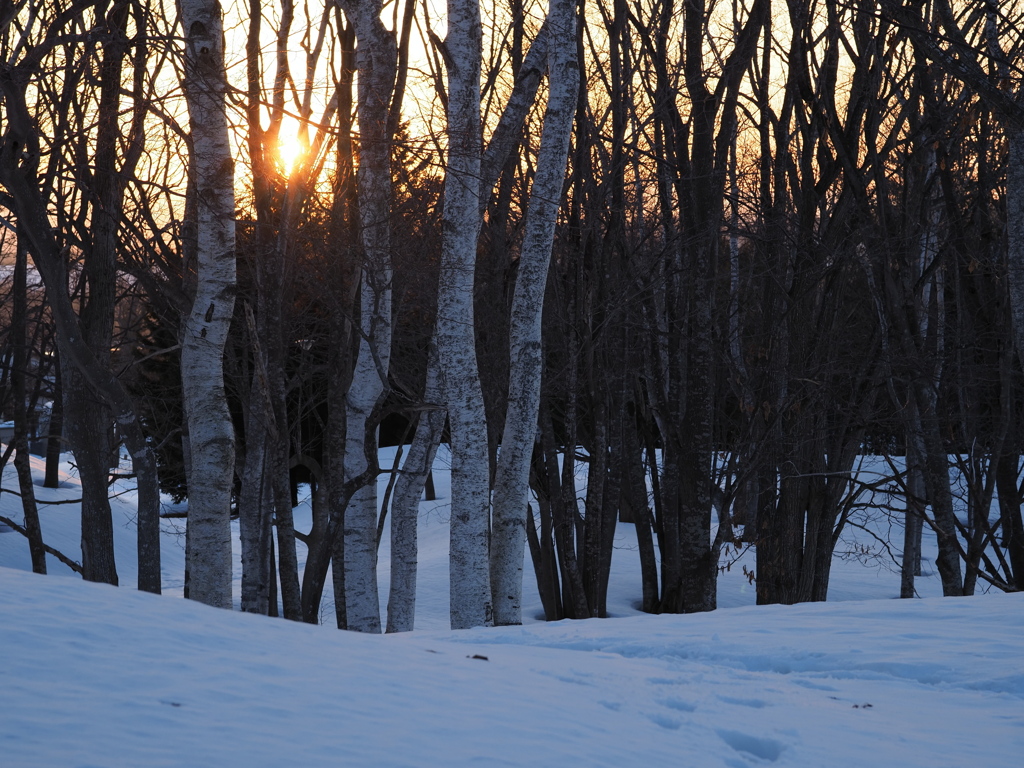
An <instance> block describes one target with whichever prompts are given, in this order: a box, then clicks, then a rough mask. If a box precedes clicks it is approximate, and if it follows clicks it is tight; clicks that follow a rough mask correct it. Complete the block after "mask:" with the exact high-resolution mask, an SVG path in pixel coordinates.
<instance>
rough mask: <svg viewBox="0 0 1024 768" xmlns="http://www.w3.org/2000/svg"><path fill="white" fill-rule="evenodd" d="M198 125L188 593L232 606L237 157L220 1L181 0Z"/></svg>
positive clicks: (187, 393) (189, 329) (187, 378)
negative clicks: (230, 402)
mask: <svg viewBox="0 0 1024 768" xmlns="http://www.w3.org/2000/svg"><path fill="white" fill-rule="evenodd" d="M179 8H180V13H181V19H182V29H183V30H184V34H185V42H186V53H185V79H184V82H185V94H186V99H187V101H188V108H189V123H190V126H191V131H192V157H191V163H192V167H191V172H192V174H193V175H194V177H195V183H196V190H197V202H198V221H197V240H198V249H197V265H196V270H197V281H196V296H195V301H194V303H193V305H192V310H191V312H190V314H189V317H188V320H187V322H186V324H185V329H184V332H183V339H182V349H181V371H182V389H183V396H184V402H185V413H186V418H187V421H188V431H189V441H190V445H191V455H192V474H191V477H190V484H189V511H188V524H189V528H190V529H191V541H190V543H191V552H190V562H189V571H190V574H191V584H190V589H189V597H191V598H192V599H193V600H198V601H200V602H203V603H207V604H208V605H214V606H218V607H222V608H230V607H231V583H232V562H231V492H232V487H233V481H234V467H235V459H234V455H235V444H234V441H235V435H234V427H233V425H232V422H231V414H230V413H229V411H228V407H227V398H226V396H225V392H224V370H223V362H222V356H223V352H224V344H225V341H226V339H227V334H228V327H229V325H230V323H231V317H232V313H233V311H234V305H235V250H234V249H235V220H234V214H235V195H234V161H233V160H232V157H231V145H230V142H229V138H228V128H227V115H226V88H227V84H226V77H225V70H224V51H223V44H224V33H223V20H222V18H221V8H220V4H219V3H218V2H217V1H216V0H179Z"/></svg>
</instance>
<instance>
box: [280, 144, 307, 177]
mask: <svg viewBox="0 0 1024 768" xmlns="http://www.w3.org/2000/svg"><path fill="white" fill-rule="evenodd" d="M305 153H306V148H305V147H304V146H303V144H302V142H300V141H299V139H298V137H297V136H295V137H292V138H288V139H285V138H282V139H281V140H280V141H279V142H278V144H277V156H278V163H279V164H280V166H281V172H282V173H283V174H284V175H285V176H291V174H292V171H294V170H295V168H296V167H297V166H298V164H299V162H300V161H301V160H302V156H303V155H304V154H305Z"/></svg>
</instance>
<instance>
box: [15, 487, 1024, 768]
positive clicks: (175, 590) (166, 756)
mask: <svg viewBox="0 0 1024 768" xmlns="http://www.w3.org/2000/svg"><path fill="white" fill-rule="evenodd" d="M9 472H10V469H8V473H9ZM12 480H13V478H12V477H10V475H9V474H5V487H7V488H13V487H14V486H13V485H12V484H11V481H12ZM438 485H439V490H440V491H441V493H442V496H444V487H445V485H446V483H445V478H444V477H443V475H439V477H438ZM37 490H38V493H39V496H40V498H42V499H48V500H50V501H59V500H73V499H74V497H75V492H76V484H75V482H74V478H73V476H72V475H66V476H65V483H64V486H63V487H62V488H61V489H58V490H57V491H48V490H47V489H42V488H38V489H37ZM131 501H132V499H131V493H130V492H127V493H125V494H124V495H122V496H120V497H119V498H118V499H117V500H116V501H115V516H116V517H117V520H118V523H117V535H118V546H119V547H120V552H119V555H120V558H121V559H120V560H119V572H120V575H121V580H122V584H123V585H125V586H130V584H131V583H132V582H133V581H134V563H133V562H132V554H131V550H132V548H133V545H134V530H133V529H132V526H131V516H132V505H131ZM444 503H445V501H444V499H443V498H442V499H440V500H439V502H437V504H426V503H425V504H424V505H423V511H422V516H421V543H422V545H423V551H422V557H421V560H422V567H421V573H420V581H419V594H420V597H419V603H418V609H419V610H418V620H417V626H419V627H421V628H423V629H421V631H418V632H415V633H412V634H410V635H404V636H384V637H373V636H362V635H356V634H352V633H343V632H338V631H337V630H334V629H332V628H330V627H329V626H322V627H313V626H307V625H296V624H292V623H289V622H285V621H283V620H277V619H265V618H261V617H254V616H249V615H243V614H240V613H238V612H227V611H219V610H215V609H210V608H206V607H204V606H201V605H197V604H194V603H192V602H189V601H183V600H180V599H174V598H173V597H170V595H174V594H180V578H181V575H180V574H181V567H182V559H183V558H182V552H181V542H180V537H179V536H178V535H177V534H176V533H175V526H174V521H173V520H169V521H167V525H166V530H165V542H164V543H165V546H164V572H165V589H166V592H167V594H166V595H165V596H163V597H156V596H152V595H146V594H140V593H138V592H136V591H134V590H132V589H126V588H122V589H115V588H112V587H107V586H100V585H93V584H85V583H82V582H81V581H79V580H78V579H77V578H61V577H54V576H52V575H51V576H47V577H40V576H35V575H33V574H31V573H26V570H27V564H28V556H27V546H26V544H25V541H24V539H23V538H22V537H21V536H19V535H18V534H16V533H14V532H11V531H7V532H4V533H0V650H2V653H3V662H2V664H0V765H2V766H4V768H51V767H52V768H58V767H60V768H64V767H66V766H81V767H83V768H84V767H85V766H103V767H104V768H114V767H116V766H125V767H126V768H127V767H131V766H182V768H186V767H187V768H196V767H202V766H217V767H218V768H234V767H235V766H238V768H256V767H258V766H275V767H276V766H341V765H344V766H470V765H478V766H491V765H495V766H501V765H515V766H527V765H528V766H560V767H561V766H615V767H617V768H621V767H623V766H643V767H644V768H646V767H647V766H662V765H666V766H667V765H674V766H693V767H695V768H703V767H704V766H711V767H714V766H727V767H728V768H739V767H741V766H742V767H746V766H757V765H770V764H774V765H779V766H806V767H807V768H812V767H815V768H820V767H822V766H883V767H884V766H893V768H896V767H897V766H928V768H939V767H940V766H949V767H950V768H963V767H965V766H985V767H986V768H1004V767H1005V768H1016V766H1019V765H1020V764H1021V755H1022V754H1024V595H1002V594H990V595H984V596H980V597H976V598H964V599H938V598H936V599H931V598H929V599H925V600H914V601H899V600H890V599H881V600H866V601H856V598H857V597H891V596H892V595H893V594H895V593H898V575H897V574H895V573H892V572H890V571H889V570H888V569H886V568H885V567H883V566H882V565H880V563H882V560H879V561H877V562H869V563H868V564H867V565H865V564H863V563H861V562H857V561H855V560H850V561H839V562H837V563H836V571H835V576H834V583H835V585H836V586H835V589H836V590H837V592H838V593H839V595H840V596H841V597H842V598H843V599H844V600H847V601H848V602H835V603H828V604H817V605H802V606H796V607H782V606H772V607H761V608H758V607H754V606H752V605H745V603H746V604H749V603H752V602H753V592H752V588H750V586H749V584H748V583H747V580H746V578H745V577H744V576H743V574H742V563H737V564H736V565H735V566H734V567H733V568H732V569H730V571H729V572H728V573H726V574H723V577H722V580H721V585H720V603H721V604H722V605H723V606H725V608H724V609H723V610H719V611H717V612H715V613H713V614H705V615H696V616H683V617H669V616H660V617H654V616H643V615H639V614H638V613H637V612H636V610H635V609H634V608H633V607H632V601H633V600H635V595H636V591H637V587H636V583H637V582H636V581H635V576H636V574H635V564H634V560H635V553H633V552H632V550H631V545H630V538H629V534H630V531H629V530H628V529H626V528H624V527H622V528H621V530H620V543H619V549H618V550H617V551H616V558H617V560H616V563H617V564H616V568H615V571H614V573H613V576H612V583H613V590H612V596H611V599H610V605H611V606H612V612H613V614H615V615H616V617H617V618H613V619H608V620H603V621H586V622H568V621H567V622H559V623H557V624H545V623H543V622H539V621H537V620H536V618H537V616H538V615H539V613H540V606H539V601H538V600H537V598H536V597H535V596H534V592H535V590H533V589H532V588H531V587H532V583H531V582H528V589H527V592H528V594H529V595H530V600H531V603H530V604H529V607H528V615H529V617H530V622H529V623H528V624H527V625H526V626H524V627H521V628H505V629H479V630H470V631H462V632H457V633H453V632H448V631H446V630H445V629H444V626H445V619H446V613H447V581H446V580H447V566H446V555H445V551H446V550H445V548H446V543H447V535H446V528H445V525H444V523H445V521H446V517H445V507H444ZM301 509H302V508H300V511H301ZM17 511H18V499H17V498H16V497H15V496H13V495H12V494H7V493H5V494H3V495H2V497H0V514H3V515H6V516H10V517H15V516H16V515H17ZM41 514H42V517H43V533H44V537H45V538H46V540H47V543H49V544H51V545H52V546H56V547H58V548H60V549H63V550H64V551H66V552H67V553H69V554H73V553H74V551H75V550H74V546H75V541H76V538H77V535H78V533H77V527H76V526H77V522H76V516H77V508H76V507H75V505H74V504H73V503H71V504H61V505H51V506H45V507H43V509H42V513H41ZM306 514H307V515H308V512H307V513H306ZM299 519H300V520H301V519H302V518H301V516H300V518H299ZM300 525H301V523H300ZM385 552H386V543H385V546H384V547H382V553H385ZM747 558H748V559H747V560H744V561H742V562H743V563H748V564H749V565H752V564H753V561H752V559H749V558H750V556H749V554H748V555H747ZM51 565H52V569H51V570H52V572H53V573H59V572H60V570H61V569H63V571H64V573H65V574H68V573H69V572H68V571H67V569H66V568H64V566H60V565H59V564H58V563H56V561H53V560H51ZM386 574H387V560H386V557H385V558H382V563H381V576H382V581H383V584H382V596H383V599H382V602H386V594H387V592H386V590H387V582H386ZM532 578H533V576H532V573H531V572H529V571H528V573H527V579H532ZM933 581H934V580H927V579H926V580H924V582H923V585H924V588H925V589H930V588H931V586H930V585H932V584H933ZM736 606H740V607H736ZM325 613H326V615H327V616H328V618H329V616H330V607H329V606H326V605H325Z"/></svg>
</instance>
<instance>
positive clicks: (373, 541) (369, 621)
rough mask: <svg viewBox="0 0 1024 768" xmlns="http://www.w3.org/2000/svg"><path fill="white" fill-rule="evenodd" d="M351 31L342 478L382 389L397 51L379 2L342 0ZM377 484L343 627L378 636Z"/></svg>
mask: <svg viewBox="0 0 1024 768" xmlns="http://www.w3.org/2000/svg"><path fill="white" fill-rule="evenodd" d="M342 5H343V7H344V8H345V13H346V15H347V16H348V18H349V20H350V21H351V22H352V24H353V25H354V26H355V32H356V39H357V41H358V44H357V47H356V67H357V69H358V72H359V85H358V88H359V90H358V93H359V102H358V115H359V132H360V152H359V171H358V185H359V219H360V224H361V228H360V229H361V233H362V245H363V258H364V262H363V277H362V288H361V294H360V325H361V333H360V336H361V338H360V342H359V351H358V353H357V356H356V364H355V371H354V373H353V376H352V383H351V384H350V385H349V390H348V395H347V397H346V438H345V480H346V482H348V481H349V480H351V479H352V478H354V477H357V476H358V475H360V474H362V473H363V472H365V471H366V468H367V464H366V460H365V451H364V440H365V439H366V435H367V429H366V427H367V419H368V418H369V416H370V413H371V411H373V409H374V406H375V404H376V403H377V401H378V399H379V398H380V396H381V393H382V392H384V390H385V389H386V388H387V376H388V367H389V361H390V358H391V335H392V317H391V279H392V266H391V197H392V192H391V157H390V155H391V137H390V136H389V134H388V112H389V107H390V103H391V96H392V92H393V89H394V84H395V70H396V67H397V62H398V51H397V46H396V43H395V37H394V34H393V33H391V32H389V31H388V30H386V29H385V28H384V25H383V24H382V23H381V20H380V14H381V10H382V5H381V3H380V2H379V0H371V1H369V2H355V1H354V0H343V2H342ZM376 534H377V484H376V483H375V482H373V483H369V484H368V485H366V486H364V487H363V488H361V489H360V490H359V491H358V492H357V493H356V494H355V495H354V496H353V497H352V499H351V501H350V502H349V506H348V509H347V510H346V511H345V602H346V609H347V612H348V628H349V629H353V630H357V631H360V632H380V630H381V626H380V601H379V597H378V593H377V536H376Z"/></svg>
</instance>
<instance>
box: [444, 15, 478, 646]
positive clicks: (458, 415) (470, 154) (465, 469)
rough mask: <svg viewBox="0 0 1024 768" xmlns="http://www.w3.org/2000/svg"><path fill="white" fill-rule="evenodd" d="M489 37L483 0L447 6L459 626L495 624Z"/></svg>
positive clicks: (449, 360)
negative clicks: (484, 334) (476, 281)
mask: <svg viewBox="0 0 1024 768" xmlns="http://www.w3.org/2000/svg"><path fill="white" fill-rule="evenodd" d="M481 39H482V32H481V25H480V5H479V2H478V0H448V35H447V38H446V40H445V48H446V50H447V54H448V55H447V57H446V62H445V63H446V64H447V67H448V153H447V157H446V167H445V182H444V221H443V224H442V226H443V232H442V238H443V241H442V247H441V277H440V291H439V295H438V307H437V330H436V332H435V340H436V344H437V351H438V357H439V360H440V363H441V375H442V382H443V383H442V387H443V391H444V396H445V405H446V407H447V409H448V419H449V422H450V434H451V449H452V505H451V509H452V511H451V549H450V566H449V575H450V580H451V581H450V593H451V599H450V611H451V626H452V629H465V628H468V627H476V626H481V625H488V624H490V623H491V621H492V616H491V588H490V581H489V577H488V538H489V523H490V520H489V512H490V467H489V458H488V451H487V417H486V413H485V410H484V401H483V394H482V391H481V388H480V374H479V371H478V370H477V361H476V340H475V337H474V325H475V324H474V321H473V272H474V268H475V263H476V247H477V238H478V235H479V232H480V215H479V206H480V202H479V201H480V182H479V179H480V153H481V133H480V58H481Z"/></svg>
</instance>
